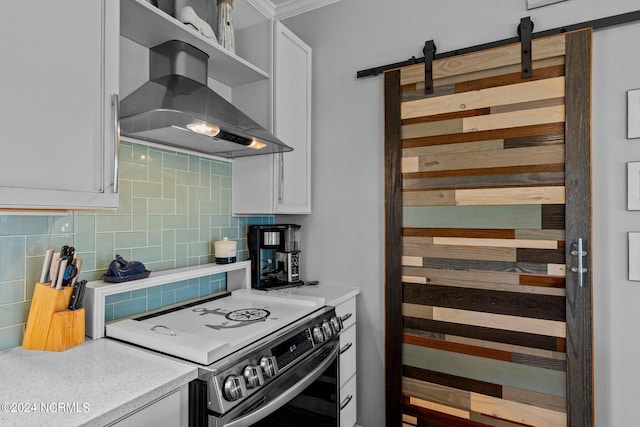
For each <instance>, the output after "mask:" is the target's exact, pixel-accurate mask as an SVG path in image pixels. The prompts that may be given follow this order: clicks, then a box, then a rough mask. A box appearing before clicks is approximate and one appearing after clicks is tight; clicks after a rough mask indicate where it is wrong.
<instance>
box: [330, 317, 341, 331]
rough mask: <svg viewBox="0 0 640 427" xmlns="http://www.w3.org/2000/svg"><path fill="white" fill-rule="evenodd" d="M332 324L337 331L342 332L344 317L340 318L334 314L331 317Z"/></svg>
mask: <svg viewBox="0 0 640 427" xmlns="http://www.w3.org/2000/svg"><path fill="white" fill-rule="evenodd" d="M331 325H332V326H333V329H335V331H336V332H340V331H341V330H342V319H340V318H339V317H338V316H333V317H332V318H331Z"/></svg>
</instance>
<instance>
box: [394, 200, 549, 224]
mask: <svg viewBox="0 0 640 427" xmlns="http://www.w3.org/2000/svg"><path fill="white" fill-rule="evenodd" d="M541 218H542V210H541V208H540V205H507V206H405V207H403V208H402V226H403V227H407V228H409V227H411V228H420V227H424V228H433V227H435V228H437V227H442V228H502V229H534V230H539V229H540V228H541V227H542V219H541Z"/></svg>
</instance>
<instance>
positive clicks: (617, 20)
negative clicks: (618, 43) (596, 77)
mask: <svg viewBox="0 0 640 427" xmlns="http://www.w3.org/2000/svg"><path fill="white" fill-rule="evenodd" d="M636 21H640V10H636V11H632V12H627V13H623V14H620V15H614V16H608V17H606V18H599V19H595V20H593V21H586V22H581V23H578V24H571V25H566V26H564V27H558V28H553V29H550V30H544V31H540V32H537V33H533V22H532V21H531V20H530V19H529V18H528V17H527V18H522V19H521V20H520V24H519V26H518V36H517V37H511V38H508V39H503V40H498V41H494V42H491V43H484V44H480V45H476V46H471V47H467V48H463V49H457V50H453V51H449V52H443V53H439V54H437V55H436V47H435V44H433V51H430V50H428V49H427V44H428V43H429V42H433V40H430V41H429V42H426V43H425V48H424V50H423V53H424V55H425V56H424V57H422V58H416V57H415V56H412V57H411V58H410V59H408V60H406V61H401V62H396V63H393V64H387V65H380V66H378V67H373V68H368V69H366V70H361V71H358V73H357V78H362V77H369V76H377V75H379V74H382V73H383V72H385V71H388V70H393V69H396V68H401V67H406V66H408V65H414V64H420V63H423V62H424V63H425V82H427V81H428V80H427V79H426V77H427V75H426V74H427V63H428V62H429V57H428V54H429V53H433V57H432V58H430V59H431V61H434V60H436V59H442V58H449V57H452V56H457V55H462V54H465V53H471V52H478V51H481V50H485V49H491V48H494V47H500V46H505V45H508V44H513V43H518V42H520V43H523V49H522V64H523V70H522V77H531V76H530V75H525V68H527V69H528V71H527V74H529V73H531V72H533V69H532V67H531V63H530V62H531V57H532V55H531V40H533V39H537V38H541V37H548V36H553V35H556V34H562V33H567V32H570V31H578V30H582V29H585V28H593V29H594V30H598V29H604V28H609V27H614V26H617V25H622V24H628V23H630V22H636ZM527 23H530V24H531V25H527ZM525 27H526V28H525ZM525 41H526V42H527V43H528V45H529V48H528V49H526V48H525ZM525 49H526V50H528V52H527V53H526V54H525V52H524V51H525ZM525 56H526V57H525ZM525 61H529V62H527V63H526V64H525ZM429 69H431V70H432V67H429ZM429 73H432V71H430V72H429ZM427 86H428V85H427V84H425V91H427ZM430 86H431V89H430V92H427V93H433V84H431V85H430Z"/></svg>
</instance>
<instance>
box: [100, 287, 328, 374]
mask: <svg viewBox="0 0 640 427" xmlns="http://www.w3.org/2000/svg"><path fill="white" fill-rule="evenodd" d="M323 306H324V300H323V299H322V298H310V297H300V296H291V295H288V296H283V295H271V294H269V293H265V292H264V291H256V290H248V289H241V290H237V291H234V292H232V293H231V294H230V295H228V296H226V297H224V298H219V299H213V300H210V301H205V302H202V303H196V304H195V305H193V304H188V305H185V306H183V307H179V308H177V309H175V308H174V309H170V310H168V311H167V312H161V313H158V314H156V315H146V316H142V317H139V318H137V319H126V320H120V321H116V322H113V323H111V324H109V325H107V327H106V335H107V336H109V337H112V338H116V339H119V340H122V341H126V342H129V343H132V344H136V345H139V346H142V347H146V348H149V349H152V350H156V351H160V352H163V353H166V354H169V355H172V356H176V357H180V358H183V359H187V360H190V361H193V362H196V363H200V364H204V365H209V364H211V363H213V362H215V361H216V360H219V359H221V358H223V357H225V356H227V355H229V354H231V353H233V352H235V351H237V350H239V349H240V348H242V347H245V346H247V345H249V344H252V343H254V342H256V341H258V340H260V339H262V338H263V337H265V336H267V335H269V334H271V333H273V332H275V331H278V330H279V329H282V328H284V327H286V326H287V325H289V324H291V323H293V322H295V321H296V320H298V319H301V318H303V317H305V316H307V315H308V314H310V313H312V312H314V311H315V310H317V309H318V308H320V307H323Z"/></svg>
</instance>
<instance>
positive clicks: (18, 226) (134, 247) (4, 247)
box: [0, 141, 273, 350]
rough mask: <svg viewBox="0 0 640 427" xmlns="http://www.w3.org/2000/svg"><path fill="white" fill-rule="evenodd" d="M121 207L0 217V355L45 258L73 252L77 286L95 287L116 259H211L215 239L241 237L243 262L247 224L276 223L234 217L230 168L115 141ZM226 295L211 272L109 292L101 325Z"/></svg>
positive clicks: (185, 262) (18, 335)
mask: <svg viewBox="0 0 640 427" xmlns="http://www.w3.org/2000/svg"><path fill="white" fill-rule="evenodd" d="M119 159H120V181H119V186H120V207H119V208H118V209H117V210H114V211H110V210H104V211H81V212H74V213H71V214H69V215H66V216H37V215H25V216H21V215H8V216H2V215H0V253H2V254H3V256H2V257H0V350H3V349H8V348H12V347H17V346H20V345H21V344H22V336H23V333H24V326H25V322H26V318H27V315H28V312H29V307H30V304H31V297H32V294H33V288H34V284H35V282H36V281H38V280H39V276H40V271H41V267H42V261H43V256H44V251H45V250H46V249H47V248H55V249H59V248H60V247H61V246H62V245H65V244H66V245H73V246H75V247H76V251H77V256H80V257H82V258H83V262H84V263H83V271H82V273H81V277H80V278H81V279H87V280H90V281H91V280H99V279H100V277H101V276H102V274H104V273H105V272H106V269H107V267H108V266H109V263H110V262H111V261H112V260H113V259H114V257H115V255H116V254H119V255H121V256H123V257H124V258H125V259H127V260H130V261H133V260H135V261H141V262H143V263H144V264H145V266H146V267H147V268H148V269H149V270H152V271H161V270H169V269H174V268H180V267H186V266H192V265H198V264H204V263H210V262H213V259H214V257H213V241H215V240H219V239H221V238H222V237H225V236H226V237H229V238H231V239H237V240H238V259H239V260H245V259H247V257H248V254H247V250H246V228H247V225H248V224H270V223H273V217H271V216H264V217H233V216H231V214H230V211H231V182H232V180H231V173H232V163H230V162H226V161H221V160H215V159H210V158H205V157H200V156H197V155H189V154H184V153H178V152H175V151H172V150H164V149H160V148H155V147H148V146H146V145H143V144H133V143H131V142H128V141H122V142H121V146H120V157H119ZM225 289H226V276H225V275H224V274H222V275H215V277H214V276H211V277H207V278H200V279H199V280H196V281H195V282H194V281H192V280H190V281H188V282H185V283H180V284H176V285H175V286H169V285H163V286H158V287H154V288H149V289H145V290H140V291H135V292H128V293H126V295H117V296H116V295H114V296H112V297H110V299H109V300H108V301H107V310H106V313H105V317H106V318H107V319H108V320H111V319H117V318H120V317H121V316H130V315H134V314H137V313H138V312H139V311H142V312H144V311H149V310H155V309H158V308H161V307H162V306H164V305H167V304H174V303H178V302H181V301H185V300H189V299H193V298H198V297H203V296H206V295H209V294H211V293H216V292H220V291H223V290H225Z"/></svg>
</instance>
